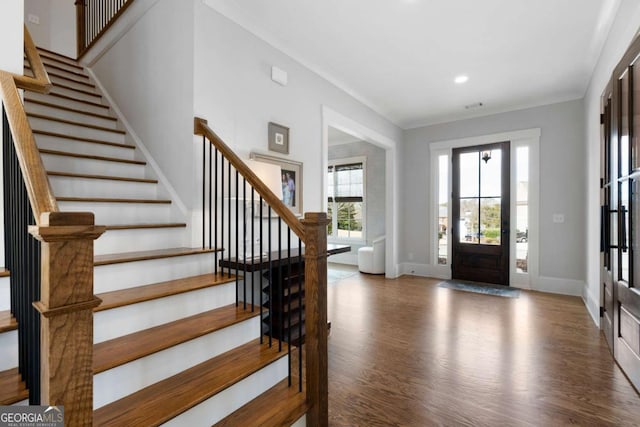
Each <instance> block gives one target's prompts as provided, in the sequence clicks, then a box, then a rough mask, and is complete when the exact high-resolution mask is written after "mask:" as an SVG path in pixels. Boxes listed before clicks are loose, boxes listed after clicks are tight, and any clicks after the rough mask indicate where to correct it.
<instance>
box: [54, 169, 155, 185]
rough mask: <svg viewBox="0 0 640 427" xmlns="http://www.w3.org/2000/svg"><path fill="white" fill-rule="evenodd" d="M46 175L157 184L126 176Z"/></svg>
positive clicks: (66, 173) (150, 180) (144, 179)
mask: <svg viewBox="0 0 640 427" xmlns="http://www.w3.org/2000/svg"><path fill="white" fill-rule="evenodd" d="M47 175H49V176H60V177H66V178H81V179H103V180H108V181H126V182H139V183H142V184H157V183H158V180H157V179H146V178H128V177H126V176H110V175H90V174H83V173H71V172H56V171H47Z"/></svg>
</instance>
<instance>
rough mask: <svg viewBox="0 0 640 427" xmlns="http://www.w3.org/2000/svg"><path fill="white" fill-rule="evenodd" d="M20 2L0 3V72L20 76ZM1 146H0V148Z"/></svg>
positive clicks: (0, 228) (0, 231) (0, 245)
mask: <svg viewBox="0 0 640 427" xmlns="http://www.w3.org/2000/svg"><path fill="white" fill-rule="evenodd" d="M23 12H24V3H23V1H22V0H14V1H10V2H0V40H2V43H0V70H3V71H9V72H12V73H16V74H22V53H23V51H24V40H23V33H24V31H23V29H22V28H23V24H22V23H23ZM0 143H4V141H2V121H0ZM1 146H2V144H0V147H1ZM2 176H3V174H2V150H0V267H3V266H4V225H3V224H4V208H3V205H2V203H3V200H4V197H3V194H2V192H3V190H2Z"/></svg>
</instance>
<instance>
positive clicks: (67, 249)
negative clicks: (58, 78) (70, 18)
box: [0, 27, 105, 426]
mask: <svg viewBox="0 0 640 427" xmlns="http://www.w3.org/2000/svg"><path fill="white" fill-rule="evenodd" d="M24 44H25V49H24V52H25V56H26V59H27V61H28V62H29V64H30V67H31V69H32V71H33V74H34V76H33V77H30V76H21V75H15V74H12V73H9V72H6V71H2V70H0V101H1V103H2V110H3V113H2V118H3V126H2V127H3V138H2V142H3V153H4V156H3V162H4V164H3V166H4V167H3V182H4V184H3V185H4V212H5V254H6V257H7V262H8V265H7V267H8V268H9V270H10V271H11V278H10V280H11V310H12V313H13V314H14V316H16V320H17V321H18V339H19V353H20V366H19V370H20V373H21V374H22V376H23V378H24V380H25V382H26V383H27V386H28V387H29V391H30V395H29V403H30V404H42V405H54V406H57V405H64V409H65V414H64V415H65V424H66V425H74V426H75V425H91V423H92V419H93V366H92V365H93V308H94V307H95V306H97V305H98V304H99V303H100V300H99V299H98V298H96V297H95V295H94V294H93V241H94V240H95V239H96V238H98V237H99V236H100V235H101V234H102V233H103V232H104V230H105V227H102V226H95V225H94V218H93V214H92V213H68V212H67V213H65V212H60V211H59V209H58V205H57V203H56V198H55V196H54V194H53V192H52V190H51V186H50V184H49V180H48V177H47V173H46V170H45V168H44V166H43V163H42V159H41V157H40V153H39V151H38V147H37V146H36V142H35V139H34V136H33V132H32V131H31V128H30V126H29V122H28V121H27V116H26V113H25V110H24V106H23V104H22V99H21V97H20V94H19V92H18V89H25V90H29V91H35V92H39V93H47V92H48V91H49V90H50V88H51V82H50V81H49V77H48V75H47V72H46V70H45V68H44V66H43V64H42V61H41V59H40V56H39V54H38V51H37V49H36V47H35V45H34V44H33V40H32V39H31V36H30V35H29V32H28V30H27V28H26V27H25V29H24ZM34 223H35V225H33V224H34ZM27 227H28V229H27ZM29 233H30V234H31V235H32V236H33V237H35V239H36V240H37V241H36V240H34V239H33V238H32V237H30V236H29ZM34 308H35V310H34Z"/></svg>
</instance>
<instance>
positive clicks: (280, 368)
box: [163, 356, 288, 427]
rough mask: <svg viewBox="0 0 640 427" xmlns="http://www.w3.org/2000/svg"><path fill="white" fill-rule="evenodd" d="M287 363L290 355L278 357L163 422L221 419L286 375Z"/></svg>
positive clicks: (187, 423)
mask: <svg viewBox="0 0 640 427" xmlns="http://www.w3.org/2000/svg"><path fill="white" fill-rule="evenodd" d="M287 363H288V362H287V357H286V356H285V357H282V358H281V359H278V360H277V361H275V362H273V363H271V364H270V365H268V366H265V367H264V368H262V369H261V370H259V371H258V372H256V373H254V374H252V375H250V376H248V377H247V378H245V379H243V380H242V381H239V382H237V383H235V384H234V385H232V386H231V387H228V388H226V389H224V390H223V391H221V392H220V393H218V394H216V395H215V396H213V397H210V398H209V399H207V400H205V401H204V402H202V403H201V404H199V405H197V406H194V407H193V408H191V409H189V410H188V411H185V412H183V413H182V414H180V415H178V416H177V417H175V418H173V419H172V420H170V421H168V422H167V423H165V424H163V426H174V427H181V426H194V427H195V426H210V425H213V424H215V423H217V422H218V421H220V420H221V419H223V418H224V417H226V416H228V415H229V414H231V413H233V412H234V411H236V410H238V409H239V408H241V407H243V406H244V405H246V404H247V403H249V402H250V401H252V400H253V399H255V398H256V397H258V396H259V395H261V394H262V393H264V392H265V391H267V390H269V389H270V388H271V387H273V386H275V385H276V384H278V383H279V382H280V381H282V380H283V379H284V378H286V376H287V369H288V368H287Z"/></svg>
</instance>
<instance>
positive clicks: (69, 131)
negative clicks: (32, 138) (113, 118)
mask: <svg viewBox="0 0 640 427" xmlns="http://www.w3.org/2000/svg"><path fill="white" fill-rule="evenodd" d="M29 124H30V125H31V129H39V130H44V131H47V132H53V133H59V134H62V135H70V136H75V137H78V138H90V139H97V140H99V141H107V142H115V143H117V144H124V143H125V135H124V134H121V133H114V132H109V131H104V130H100V129H93V128H87V127H84V126H77V125H72V124H68V123H61V122H56V121H54V120H47V119H40V118H37V117H29Z"/></svg>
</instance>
